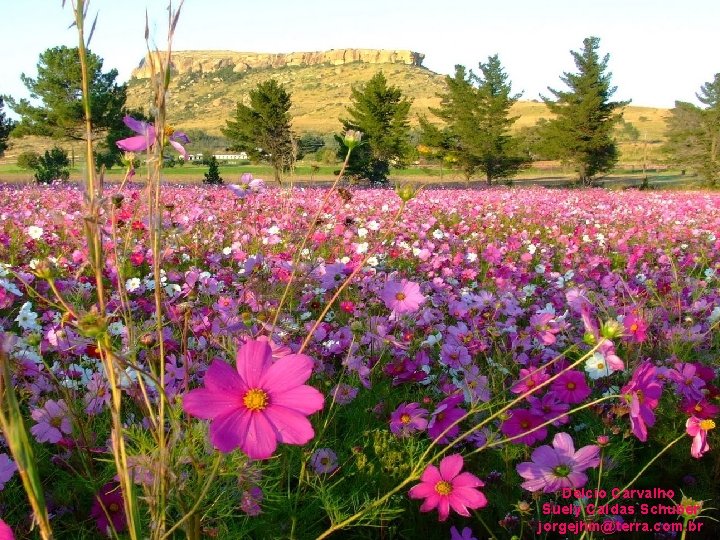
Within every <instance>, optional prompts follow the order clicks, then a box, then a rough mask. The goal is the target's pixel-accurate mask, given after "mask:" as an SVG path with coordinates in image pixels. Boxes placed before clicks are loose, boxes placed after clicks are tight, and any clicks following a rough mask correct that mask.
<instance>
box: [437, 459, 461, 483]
mask: <svg viewBox="0 0 720 540" xmlns="http://www.w3.org/2000/svg"><path fill="white" fill-rule="evenodd" d="M462 468H463V457H462V456H461V455H460V454H453V455H451V456H447V457H445V458H443V459H442V461H441V462H440V476H442V478H443V480H446V481H448V482H449V481H451V480H452V479H453V478H455V477H456V476H457V475H458V474H459V473H460V471H461V470H462Z"/></svg>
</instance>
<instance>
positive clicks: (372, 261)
mask: <svg viewBox="0 0 720 540" xmlns="http://www.w3.org/2000/svg"><path fill="white" fill-rule="evenodd" d="M367 264H368V266H372V267H373V268H375V267H376V266H377V265H378V264H380V261H378V259H377V257H370V258H369V259H368V260H367Z"/></svg>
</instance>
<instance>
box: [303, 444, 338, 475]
mask: <svg viewBox="0 0 720 540" xmlns="http://www.w3.org/2000/svg"><path fill="white" fill-rule="evenodd" d="M310 465H312V468H313V469H314V470H315V472H316V473H317V474H329V473H331V472H333V471H334V470H335V469H337V466H338V459H337V454H335V452H333V451H332V450H331V449H330V448H319V449H317V450H315V452H313V455H312V456H311V457H310Z"/></svg>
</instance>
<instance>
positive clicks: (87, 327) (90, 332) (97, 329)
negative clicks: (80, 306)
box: [77, 311, 107, 339]
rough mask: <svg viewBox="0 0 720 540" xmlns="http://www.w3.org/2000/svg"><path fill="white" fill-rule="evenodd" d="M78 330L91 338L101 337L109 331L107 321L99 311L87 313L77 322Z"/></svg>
mask: <svg viewBox="0 0 720 540" xmlns="http://www.w3.org/2000/svg"><path fill="white" fill-rule="evenodd" d="M77 329H78V331H79V332H80V333H81V334H82V335H83V336H85V337H87V338H90V339H99V338H101V337H102V336H104V335H105V333H106V332H107V321H106V320H105V318H104V317H101V316H100V315H99V314H98V313H97V312H95V311H90V312H89V313H86V314H85V315H83V316H82V317H80V319H79V320H78V322H77Z"/></svg>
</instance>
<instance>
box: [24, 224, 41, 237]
mask: <svg viewBox="0 0 720 540" xmlns="http://www.w3.org/2000/svg"><path fill="white" fill-rule="evenodd" d="M27 233H28V236H29V237H30V238H32V239H33V240H37V239H39V238H41V237H42V235H43V230H42V227H37V226H35V225H30V226H29V227H28V228H27Z"/></svg>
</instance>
